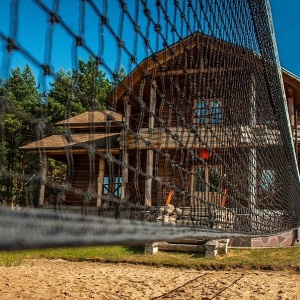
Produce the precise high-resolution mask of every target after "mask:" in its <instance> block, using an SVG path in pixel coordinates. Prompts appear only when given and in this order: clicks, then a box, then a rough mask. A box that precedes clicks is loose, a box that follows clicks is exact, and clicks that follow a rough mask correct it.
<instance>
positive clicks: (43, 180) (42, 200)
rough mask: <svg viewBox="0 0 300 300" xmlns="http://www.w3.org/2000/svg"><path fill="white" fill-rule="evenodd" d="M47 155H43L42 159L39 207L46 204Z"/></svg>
mask: <svg viewBox="0 0 300 300" xmlns="http://www.w3.org/2000/svg"><path fill="white" fill-rule="evenodd" d="M47 162H48V158H47V154H46V153H42V157H41V177H40V192H39V205H40V206H43V205H44V204H45V186H46V179H47Z"/></svg>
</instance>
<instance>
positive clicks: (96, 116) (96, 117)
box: [56, 110, 123, 127]
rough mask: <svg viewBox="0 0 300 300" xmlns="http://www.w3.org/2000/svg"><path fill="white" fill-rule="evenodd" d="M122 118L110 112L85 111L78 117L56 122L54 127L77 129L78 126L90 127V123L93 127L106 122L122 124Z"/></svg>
mask: <svg viewBox="0 0 300 300" xmlns="http://www.w3.org/2000/svg"><path fill="white" fill-rule="evenodd" d="M122 120H123V116H122V115H121V114H119V113H116V112H113V111H110V110H102V111H99V110H96V111H86V112H84V113H82V114H80V115H77V116H74V117H71V118H69V119H66V120H63V121H60V122H57V123H56V125H66V126H70V127H78V126H80V127H81V126H90V124H91V123H93V125H94V126H95V125H97V124H102V125H103V123H106V122H108V121H112V122H116V123H118V122H122Z"/></svg>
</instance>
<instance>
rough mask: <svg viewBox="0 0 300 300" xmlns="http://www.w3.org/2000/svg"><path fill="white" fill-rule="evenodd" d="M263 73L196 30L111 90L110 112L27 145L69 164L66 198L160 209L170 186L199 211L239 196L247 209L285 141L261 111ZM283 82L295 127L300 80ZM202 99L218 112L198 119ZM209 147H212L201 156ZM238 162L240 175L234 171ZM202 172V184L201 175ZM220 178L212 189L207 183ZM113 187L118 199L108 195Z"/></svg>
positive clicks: (78, 119) (238, 51) (243, 54)
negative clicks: (268, 158)
mask: <svg viewBox="0 0 300 300" xmlns="http://www.w3.org/2000/svg"><path fill="white" fill-rule="evenodd" d="M253 61H255V62H256V64H255V65H253ZM260 71H261V61H260V59H259V58H258V57H257V55H256V54H255V53H253V52H251V51H245V49H243V48H241V47H237V46H233V45H232V44H229V43H225V42H223V41H220V40H217V39H213V38H211V37H208V36H204V35H201V34H194V35H192V36H190V37H188V38H186V39H185V40H182V41H180V42H178V43H175V44H174V45H172V46H171V47H169V48H166V49H164V50H162V51H160V52H158V53H156V54H155V55H152V56H151V57H148V58H146V59H145V60H144V61H142V62H141V63H140V64H139V65H138V66H137V67H136V68H135V69H134V70H133V71H132V72H131V73H130V74H128V76H127V77H126V78H125V79H124V80H123V81H122V82H121V83H120V84H119V85H118V86H116V87H115V89H114V90H113V91H112V92H111V93H110V95H109V96H108V99H107V100H108V101H109V102H110V103H111V107H112V108H111V110H107V111H104V112H98V111H94V112H86V113H84V114H82V115H79V116H75V117H73V118H70V119H67V120H64V121H62V122H59V123H58V124H57V125H58V126H64V127H66V128H67V129H68V132H69V134H66V135H60V136H51V137H48V138H45V139H43V140H40V141H36V142H33V143H30V144H28V145H26V146H24V147H22V149H23V150H27V151H36V150H37V149H39V151H41V152H42V153H43V155H44V157H51V158H53V159H56V160H60V161H63V162H65V163H66V164H67V165H68V170H69V171H68V176H67V181H66V185H65V187H64V188H62V187H60V193H61V194H62V197H63V198H62V199H60V201H63V203H64V204H70V205H82V204H83V203H87V204H89V205H91V206H101V205H104V204H105V201H106V200H107V201H109V205H114V203H122V201H125V200H126V203H130V204H132V205H134V204H139V205H146V206H163V205H165V204H166V202H167V199H168V196H169V195H170V193H174V199H173V201H176V203H175V205H176V206H180V207H192V208H193V207H194V208H195V211H196V210H198V211H199V208H202V207H203V208H204V209H207V207H208V204H212V205H213V206H214V205H215V206H220V207H221V206H223V207H231V206H236V205H237V203H239V207H244V208H245V212H246V211H247V210H249V208H251V207H249V205H251V203H255V201H256V198H257V193H258V191H256V190H254V189H255V186H256V185H257V184H256V180H257V178H258V177H259V176H258V173H259V172H262V170H265V169H266V170H267V169H268V168H270V166H264V161H263V159H261V157H263V155H264V153H265V151H277V150H278V149H280V148H281V147H283V146H284V145H282V141H281V139H280V133H279V131H278V128H276V127H274V126H271V125H270V124H272V120H267V119H266V114H265V113H264V110H265V107H264V106H263V105H264V104H263V103H264V102H265V101H261V97H262V96H261V95H262V94H263V93H261V90H260V89H261V87H260V85H259V84H257V80H258V79H257V78H258V77H257V75H258V74H259V72H260ZM237 78H243V81H242V86H237V85H236V82H237ZM283 79H284V82H285V88H286V92H287V95H288V97H287V98H288V107H289V113H290V118H291V123H292V127H293V126H294V127H293V130H294V129H297V128H298V127H297V126H298V125H297V124H296V123H297V122H296V120H297V117H295V115H297V114H296V111H297V110H296V109H295V107H298V103H300V99H298V98H299V91H300V86H299V83H300V81H299V79H298V78H294V77H293V76H292V75H291V74H289V73H287V72H286V71H283ZM291 98H292V99H293V100H290V99H291ZM292 102H293V103H296V104H295V105H294V104H293V105H294V106H292V104H291V103H292ZM201 103H205V105H208V107H209V109H210V110H211V111H213V110H214V112H213V113H211V115H208V114H207V115H205V116H203V115H201V116H200V117H201V118H204V120H202V121H199V114H197V112H198V111H199V109H201V105H202V104H201ZM210 103H211V104H210ZM241 103H243V105H241ZM270 107H271V108H268V109H271V110H272V106H270ZM237 108H238V111H237ZM269 115H271V116H272V113H271V114H269ZM208 119H209V120H208ZM208 124H209V126H208ZM258 131H259V132H261V135H260V136H257V135H256V144H255V145H253V141H252V140H253V139H252V137H253V136H254V134H255V133H257V132H258ZM296 144H297V143H296ZM95 145H96V147H95ZM259 145H263V147H260V146H259ZM95 149H96V150H95ZM274 149H275V150H274ZM276 149H277V150H276ZM205 151H206V153H209V154H207V157H202V155H205ZM120 162H121V163H120ZM273 168H276V166H275V165H274V166H273ZM45 169H46V161H45V160H44V165H43V170H44V171H43V178H44V180H42V184H41V190H40V202H39V203H40V205H44V204H45V194H44V190H45V187H44V182H46V178H45V176H46V173H45ZM233 169H236V170H243V171H244V172H241V173H239V175H238V176H237V174H236V173H235V174H234V173H233V172H232V170H233ZM197 172H200V173H201V176H202V178H204V180H205V184H204V186H201V182H197V180H198V179H197V176H196V175H197ZM249 174H252V175H249ZM214 176H216V177H217V180H218V183H217V184H215V189H214V188H210V187H211V186H212V185H210V184H207V182H206V181H207V180H210V179H209V178H213V177H214ZM253 187H254V188H253ZM235 191H238V195H237V194H236V192H235ZM234 193H235V198H234V201H233V200H232V198H231V196H230V195H233V194H234ZM108 194H110V195H112V196H113V197H112V198H115V199H111V198H106V195H108ZM246 199H247V201H246ZM114 200H115V201H114ZM246 202H247V203H246ZM249 203H250V204H249ZM255 205H256V203H255ZM242 213H243V212H242Z"/></svg>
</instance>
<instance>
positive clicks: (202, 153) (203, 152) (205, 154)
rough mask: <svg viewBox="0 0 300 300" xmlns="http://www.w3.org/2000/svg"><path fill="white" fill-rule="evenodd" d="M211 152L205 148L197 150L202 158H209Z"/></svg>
mask: <svg viewBox="0 0 300 300" xmlns="http://www.w3.org/2000/svg"><path fill="white" fill-rule="evenodd" d="M210 155H211V153H210V152H209V151H208V150H207V149H201V150H200V152H199V157H200V158H202V159H209V158H210Z"/></svg>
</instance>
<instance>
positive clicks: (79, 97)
mask: <svg viewBox="0 0 300 300" xmlns="http://www.w3.org/2000/svg"><path fill="white" fill-rule="evenodd" d="M111 89H112V84H111V82H110V80H109V79H108V78H107V77H106V74H105V73H104V72H103V71H102V70H100V69H99V66H98V64H97V63H96V61H95V60H94V59H93V58H92V57H90V58H89V60H88V61H87V62H84V61H83V60H82V59H80V60H79V61H78V68H77V69H76V70H73V71H72V72H71V71H64V70H60V71H59V72H58V74H57V77H56V78H55V80H54V82H53V83H52V84H51V89H50V92H49V95H48V97H47V115H48V118H47V120H48V121H49V122H51V123H53V122H57V121H60V120H63V119H66V118H69V117H71V116H74V115H77V114H80V113H82V112H84V111H92V110H103V109H105V108H106V105H105V98H106V96H107V94H108V93H109V92H110V90H111Z"/></svg>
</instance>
